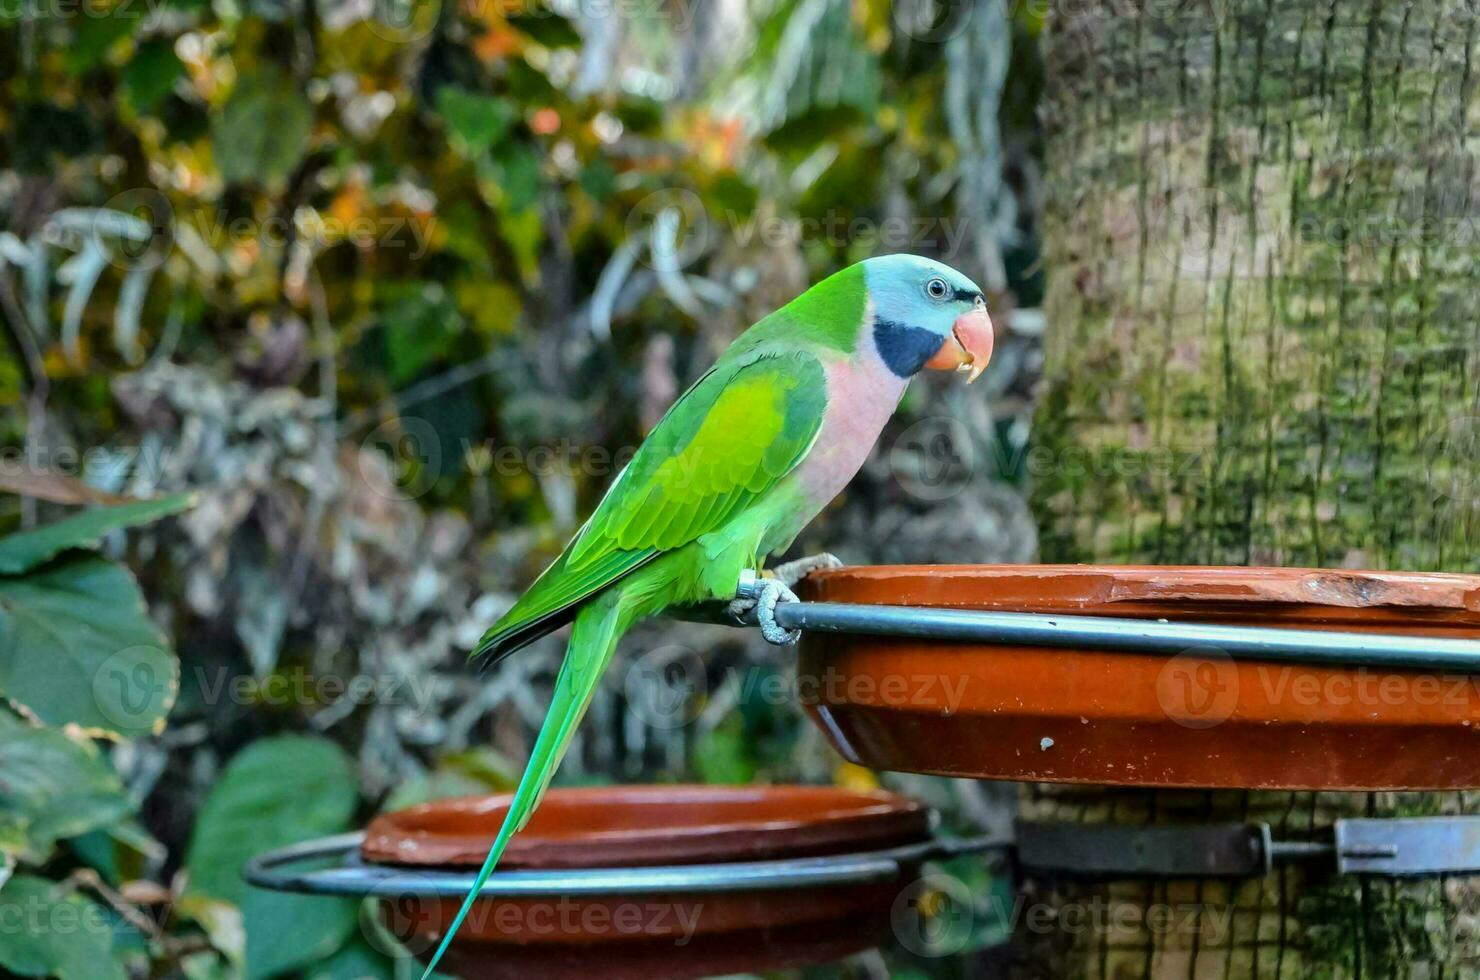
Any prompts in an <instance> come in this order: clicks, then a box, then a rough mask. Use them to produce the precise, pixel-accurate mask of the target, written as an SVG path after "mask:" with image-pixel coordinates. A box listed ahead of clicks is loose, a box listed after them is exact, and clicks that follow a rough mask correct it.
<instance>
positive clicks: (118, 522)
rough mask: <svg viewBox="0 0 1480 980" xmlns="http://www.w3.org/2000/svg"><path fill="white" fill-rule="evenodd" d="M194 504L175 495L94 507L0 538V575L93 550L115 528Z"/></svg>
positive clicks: (188, 495)
mask: <svg viewBox="0 0 1480 980" xmlns="http://www.w3.org/2000/svg"><path fill="white" fill-rule="evenodd" d="M194 504H195V495H194V494H191V493H177V494H172V495H171V496H168V497H157V498H155V499H153V500H138V501H134V502H133V503H127V504H120V505H119V506H117V507H95V508H93V509H92V510H85V511H82V512H81V513H79V514H73V515H72V516H71V517H69V518H67V519H66V520H62V521H58V522H57V523H55V524H48V525H46V526H45V527H39V528H37V529H36V530H34V531H22V532H20V533H19V534H10V535H7V536H5V537H3V538H0V575H19V574H21V573H23V572H29V571H30V570H31V569H33V568H35V567H36V566H38V565H40V564H41V563H42V562H45V561H49V560H50V559H52V558H55V557H56V556H57V555H59V554H61V553H62V552H63V551H66V550H68V549H69V548H95V547H97V546H98V545H99V544H100V543H101V542H102V540H103V537H104V535H106V534H108V533H109V532H110V531H116V530H118V529H119V528H124V527H135V526H137V525H139V524H148V523H151V522H152V521H157V520H159V519H160V518H161V517H168V516H170V515H171V514H178V513H179V512H180V511H182V510H185V509H187V508H189V507H191V506H193V505H194Z"/></svg>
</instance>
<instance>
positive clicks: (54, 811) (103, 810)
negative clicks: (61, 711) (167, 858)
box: [0, 710, 132, 864]
mask: <svg viewBox="0 0 1480 980" xmlns="http://www.w3.org/2000/svg"><path fill="white" fill-rule="evenodd" d="M130 809H132V807H131V805H130V803H129V800H128V797H127V796H126V795H124V791H123V783H122V782H120V781H119V779H118V776H117V775H116V774H115V773H114V772H113V770H112V769H110V768H109V767H108V765H107V763H106V762H104V761H103V760H102V759H101V758H100V757H99V756H98V753H97V750H96V749H94V748H93V747H92V746H91V745H83V744H81V743H79V742H76V741H73V740H72V739H70V738H68V737H67V736H66V735H63V734H62V733H61V732H59V731H56V730H55V729H51V728H42V727H40V726H38V725H33V724H30V723H29V722H27V721H25V720H23V719H21V718H17V717H16V716H15V715H13V714H11V713H10V712H8V711H4V710H0V825H3V826H6V827H9V828H18V829H19V830H20V832H21V839H22V840H23V841H24V847H23V848H22V849H20V850H19V851H15V850H13V849H10V848H6V847H4V846H3V845H0V851H7V852H9V853H12V854H13V855H14V856H15V857H17V858H20V859H21V860H22V861H27V862H29V863H31V864H40V863H41V862H43V861H45V860H46V859H47V858H48V857H50V856H51V852H52V849H53V848H54V847H55V846H56V842H57V841H58V840H60V839H63V838H67V837H76V836H78V835H79V834H86V833H87V832H88V831H91V830H94V829H96V828H98V827H103V826H106V825H108V824H111V823H113V822H114V821H116V820H118V819H119V818H121V817H123V816H124V815H125V814H127V813H128V812H129V811H130ZM6 836H10V835H8V834H7V835H6Z"/></svg>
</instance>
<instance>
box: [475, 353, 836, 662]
mask: <svg viewBox="0 0 1480 980" xmlns="http://www.w3.org/2000/svg"><path fill="white" fill-rule="evenodd" d="M727 361H728V362H729V363H726V362H727ZM826 403H827V384H826V377H825V374H824V371H823V368H822V365H821V363H820V362H819V361H818V360H817V358H816V357H815V356H814V355H812V354H810V353H807V352H805V351H798V350H795V349H792V350H764V349H763V350H750V351H746V352H743V353H742V354H740V355H738V356H736V357H734V358H733V359H731V358H728V357H727V358H724V359H721V361H720V362H719V363H718V364H716V365H715V367H714V369H713V370H711V371H710V372H709V373H708V374H706V375H705V376H704V377H702V378H700V379H699V381H698V382H696V383H695V385H694V386H693V387H692V388H690V389H689V390H688V392H687V393H685V394H684V396H683V397H682V398H680V399H679V400H678V401H677V402H675V403H674V405H673V407H672V408H671V409H669V411H668V414H666V415H665V416H664V417H663V419H662V421H660V422H659V423H658V425H657V426H656V427H655V428H654V429H653V431H652V433H651V434H649V435H648V437H647V439H646V440H644V441H643V444H642V446H641V447H640V448H639V449H638V451H637V454H636V455H635V456H634V457H633V458H632V462H631V463H629V464H628V466H627V468H626V469H625V470H623V471H622V473H621V475H619V476H618V477H617V479H616V482H615V483H613V484H612V487H611V489H610V490H608V491H607V494H606V496H605V497H604V498H603V499H602V501H601V504H600V505H599V506H598V507H597V508H596V513H595V514H593V515H592V516H591V520H590V521H588V522H587V524H586V526H585V528H583V529H582V530H581V533H580V534H578V535H577V536H576V538H575V540H574V541H572V542H571V543H570V545H569V546H567V547H566V549H565V551H564V553H563V554H561V556H560V557H559V558H558V559H556V561H555V563H554V564H552V565H551V566H550V567H549V568H548V569H546V570H545V572H544V574H543V575H541V576H540V577H539V579H538V580H537V581H536V582H535V584H534V585H533V586H531V587H530V589H529V591H528V592H526V593H525V595H524V596H523V598H521V599H520V600H519V601H518V602H516V603H515V604H514V605H513V607H512V608H510V609H509V611H508V612H507V613H505V614H504V616H503V618H501V619H500V620H499V621H498V622H497V623H495V624H494V626H493V628H492V629H490V630H489V631H488V633H487V634H486V635H485V636H484V637H483V640H482V642H480V643H479V644H478V648H477V650H476V651H474V654H473V655H474V656H475V657H476V656H480V655H484V654H491V655H492V656H493V657H495V658H497V657H500V656H502V655H504V654H506V653H509V652H511V651H513V650H516V649H518V648H519V647H521V646H523V645H525V644H526V643H529V642H531V641H533V640H534V639H537V638H538V637H540V636H542V635H544V634H545V633H548V632H551V631H552V630H555V629H557V628H559V627H560V626H562V625H564V624H565V623H567V622H569V621H570V620H571V619H572V618H573V616H574V607H575V606H576V605H578V604H579V603H581V602H582V601H584V600H585V599H588V598H590V597H591V596H592V595H595V594H596V593H597V592H599V591H601V590H602V589H604V588H606V587H608V586H610V585H611V584H612V583H613V582H617V581H620V580H621V579H622V578H623V577H625V576H627V575H629V574H631V573H632V572H633V571H635V570H636V569H638V568H640V567H642V566H643V565H644V564H646V563H647V562H648V561H650V560H652V559H653V558H654V557H656V556H657V555H658V554H659V553H661V552H663V551H670V550H673V549H675V548H679V547H681V546H683V545H685V544H688V543H689V542H691V541H693V540H695V539H696V538H698V537H700V536H701V535H703V534H707V533H709V532H710V531H713V530H715V529H717V528H720V527H723V526H724V524H725V522H726V521H727V520H729V519H730V518H731V517H733V516H734V515H735V514H737V513H740V512H741V511H743V510H744V509H745V508H746V507H748V506H749V505H750V504H752V503H753V502H754V501H755V500H756V499H757V498H758V497H760V496H761V495H762V494H764V493H765V492H766V491H767V490H769V489H771V487H773V486H775V485H776V483H777V482H778V481H779V480H780V479H781V478H782V477H783V476H785V475H786V474H787V473H788V472H790V471H791V469H792V467H794V466H796V464H797V463H798V462H800V461H801V459H802V457H803V456H805V455H806V453H807V450H808V449H809V448H811V445H812V442H813V440H814V439H816V437H817V431H818V429H819V428H821V425H822V416H823V411H824V409H825V408H826Z"/></svg>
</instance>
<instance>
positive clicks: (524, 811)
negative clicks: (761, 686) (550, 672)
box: [421, 583, 639, 980]
mask: <svg viewBox="0 0 1480 980" xmlns="http://www.w3.org/2000/svg"><path fill="white" fill-rule="evenodd" d="M623 585H625V583H622V584H618V585H615V586H613V587H611V588H609V589H607V590H606V591H605V592H603V593H601V594H600V595H599V596H597V597H596V598H595V599H593V600H591V601H590V602H589V603H588V604H587V605H586V606H584V607H583V608H582V609H581V611H580V612H579V613H578V614H577V615H576V619H575V625H574V626H573V627H572V628H571V634H570V643H569V644H568V645H567V646H566V648H565V662H564V663H562V664H561V665H560V674H559V676H558V677H556V678H555V690H554V693H553V694H552V696H551V699H550V710H549V711H548V712H547V713H546V715H545V722H544V724H543V725H542V726H540V734H539V737H538V738H537V739H536V740H535V743H534V751H533V752H532V753H531V754H530V757H529V764H528V765H527V766H526V767H525V769H524V776H523V777H522V778H521V779H520V780H519V787H518V788H517V789H515V790H514V802H513V803H512V804H511V805H510V806H509V813H508V815H507V816H506V817H504V824H503V826H502V827H500V828H499V832H498V837H496V838H494V841H493V847H491V848H489V851H488V857H487V859H485V860H484V862H483V867H482V869H481V870H480V871H479V872H478V878H477V880H476V881H474V882H473V888H472V890H471V891H469V892H468V897H467V898H465V899H463V903H462V907H461V908H459V909H458V910H457V916H456V918H454V919H453V920H452V925H451V926H450V927H449V928H448V930H447V934H446V935H444V936H443V937H442V942H441V944H440V945H439V946H438V947H437V952H436V954H435V955H433V956H432V960H431V962H430V963H428V964H427V968H426V970H425V971H424V972H423V973H422V975H421V980H427V978H428V977H430V976H431V975H432V971H433V970H434V969H436V967H437V963H438V962H440V961H441V959H442V954H443V953H445V952H447V946H448V945H449V944H450V943H451V942H452V937H453V936H455V935H457V930H458V928H459V927H460V926H461V925H462V923H463V919H465V918H467V916H468V911H469V910H470V909H471V908H472V907H473V902H474V901H475V900H476V899H477V897H478V893H479V892H481V891H482V890H483V884H484V882H486V881H487V880H488V876H489V875H490V874H492V873H493V869H494V867H495V866H496V865H497V864H498V862H499V858H500V857H502V856H503V853H504V848H505V847H507V846H508V844H509V839H510V838H511V837H513V836H514V835H515V834H517V833H518V832H519V831H520V830H523V829H524V825H525V824H526V823H528V822H529V817H530V814H532V813H533V812H534V808H535V807H536V806H538V805H539V802H540V797H542V796H544V794H545V788H546V787H547V786H549V785H550V778H551V777H552V776H554V775H555V769H556V767H558V766H559V765H560V760H561V759H562V758H564V756H565V749H566V747H567V746H568V745H569V744H570V739H571V736H572V735H574V734H575V730H576V725H578V724H580V721H581V717H582V716H583V715H585V713H586V708H587V707H588V706H589V705H590V704H591V696H592V695H593V694H594V693H595V692H596V685H597V683H598V682H599V681H600V680H601V675H602V673H603V672H605V670H606V665H607V664H608V663H609V662H610V661H611V658H612V651H614V650H615V649H616V648H617V640H619V639H620V638H621V636H622V634H623V633H624V632H626V631H627V628H628V627H629V626H631V625H632V623H633V621H634V620H635V619H637V618H638V615H639V612H638V610H637V609H635V608H633V607H634V605H636V604H637V603H635V602H634V601H633V599H632V597H631V594H630V593H628V592H627V591H626V590H625V589H624V588H623Z"/></svg>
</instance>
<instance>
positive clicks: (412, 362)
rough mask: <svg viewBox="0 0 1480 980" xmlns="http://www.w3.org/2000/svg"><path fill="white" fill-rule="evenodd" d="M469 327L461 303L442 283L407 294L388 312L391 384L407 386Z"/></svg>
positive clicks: (425, 284) (427, 284) (443, 354)
mask: <svg viewBox="0 0 1480 980" xmlns="http://www.w3.org/2000/svg"><path fill="white" fill-rule="evenodd" d="M464 329H465V327H464V324H463V318H462V314H461V313H460V312H459V311H458V309H457V303H456V302H454V301H453V298H452V297H451V296H449V295H448V294H447V291H446V290H445V289H443V288H442V286H441V284H440V283H435V282H429V283H424V284H421V285H419V286H418V287H417V288H415V289H412V290H410V291H409V292H407V293H405V294H404V295H403V296H402V297H401V298H400V299H399V300H397V301H396V303H395V304H394V305H392V306H391V308H390V309H388V310H386V312H385V351H386V359H387V360H388V361H389V362H390V377H391V383H392V384H394V385H396V386H398V387H399V386H401V385H404V384H406V383H408V382H410V381H412V380H413V379H415V378H416V376H417V375H419V374H421V372H422V369H423V368H425V367H426V366H427V365H428V364H430V363H431V362H432V361H434V360H437V359H438V358H441V357H443V356H445V355H446V354H447V353H448V352H449V351H450V349H451V347H452V344H453V342H454V341H455V340H456V339H457V338H458V337H459V336H460V335H461V334H462V333H463V330H464Z"/></svg>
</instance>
